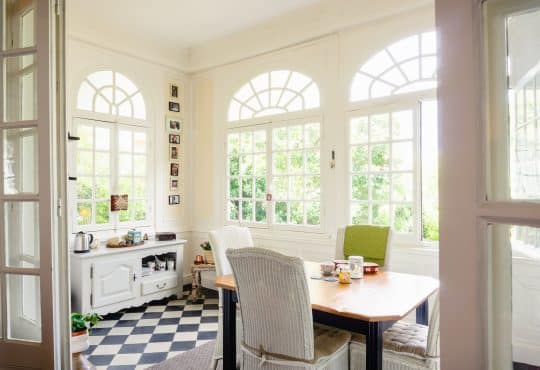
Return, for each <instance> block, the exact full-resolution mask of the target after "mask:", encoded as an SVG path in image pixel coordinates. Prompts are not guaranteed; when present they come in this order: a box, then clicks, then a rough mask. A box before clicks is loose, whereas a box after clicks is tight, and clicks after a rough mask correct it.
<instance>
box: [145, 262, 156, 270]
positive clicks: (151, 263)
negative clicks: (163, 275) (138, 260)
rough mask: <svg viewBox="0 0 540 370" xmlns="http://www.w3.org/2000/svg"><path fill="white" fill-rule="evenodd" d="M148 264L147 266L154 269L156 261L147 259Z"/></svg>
mask: <svg viewBox="0 0 540 370" xmlns="http://www.w3.org/2000/svg"><path fill="white" fill-rule="evenodd" d="M147 265H148V268H150V269H152V270H155V269H156V263H155V262H154V261H149V262H148V263H147Z"/></svg>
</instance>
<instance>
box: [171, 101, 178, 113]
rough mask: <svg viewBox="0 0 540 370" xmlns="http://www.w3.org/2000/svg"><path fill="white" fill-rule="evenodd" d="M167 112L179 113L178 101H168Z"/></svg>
mask: <svg viewBox="0 0 540 370" xmlns="http://www.w3.org/2000/svg"><path fill="white" fill-rule="evenodd" d="M169 112H174V113H180V103H178V102H176V101H170V102H169Z"/></svg>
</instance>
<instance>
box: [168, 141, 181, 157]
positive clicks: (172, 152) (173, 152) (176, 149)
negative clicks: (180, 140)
mask: <svg viewBox="0 0 540 370" xmlns="http://www.w3.org/2000/svg"><path fill="white" fill-rule="evenodd" d="M179 157H180V146H178V145H171V146H170V147H169V160H171V161H177V160H178V158H179Z"/></svg>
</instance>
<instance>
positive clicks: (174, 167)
mask: <svg viewBox="0 0 540 370" xmlns="http://www.w3.org/2000/svg"><path fill="white" fill-rule="evenodd" d="M179 172H180V165H179V164H178V163H171V176H174V177H178V173H179Z"/></svg>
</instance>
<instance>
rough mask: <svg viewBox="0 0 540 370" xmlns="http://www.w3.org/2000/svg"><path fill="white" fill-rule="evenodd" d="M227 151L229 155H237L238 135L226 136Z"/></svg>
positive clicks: (238, 148) (238, 150) (238, 149)
mask: <svg viewBox="0 0 540 370" xmlns="http://www.w3.org/2000/svg"><path fill="white" fill-rule="evenodd" d="M227 151H228V153H229V154H238V153H239V152H240V135H239V134H229V135H228V136H227Z"/></svg>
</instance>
